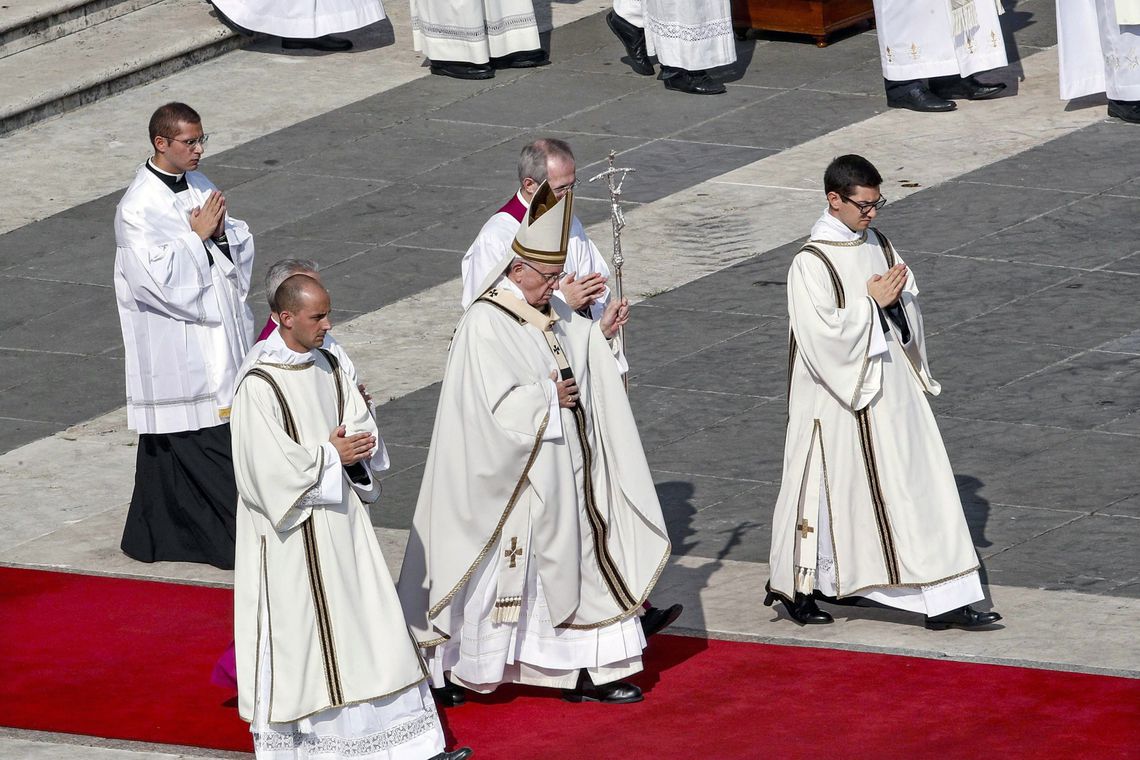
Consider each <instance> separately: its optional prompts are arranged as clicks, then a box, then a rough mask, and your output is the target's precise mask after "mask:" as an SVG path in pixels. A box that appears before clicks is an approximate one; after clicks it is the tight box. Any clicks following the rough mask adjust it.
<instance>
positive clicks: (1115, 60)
mask: <svg viewBox="0 0 1140 760" xmlns="http://www.w3.org/2000/svg"><path fill="white" fill-rule="evenodd" d="M1104 63H1105V65H1107V66H1108V67H1109V68H1110V69H1112V70H1113V71H1120V70H1121V69H1125V70H1127V71H1135V70H1136V69H1138V68H1140V58H1138V57H1137V55H1136V51H1135V50H1129V51H1128V55H1117V54H1115V53H1113V54H1110V55H1106V56H1105V57H1104Z"/></svg>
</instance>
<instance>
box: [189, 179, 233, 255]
mask: <svg viewBox="0 0 1140 760" xmlns="http://www.w3.org/2000/svg"><path fill="white" fill-rule="evenodd" d="M190 229H192V230H194V232H195V234H197V235H198V237H200V238H202V241H203V242H205V241H206V239H207V238H212V237H221V236H222V235H223V234H224V233H225V231H226V199H225V196H223V195H222V194H221V193H219V192H218V191H217V190H211V191H210V195H209V196H208V197H207V198H206V202H205V203H203V204H202V205H201V206H195V207H194V209H193V210H192V211H191V212H190Z"/></svg>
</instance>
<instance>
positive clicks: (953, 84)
mask: <svg viewBox="0 0 1140 760" xmlns="http://www.w3.org/2000/svg"><path fill="white" fill-rule="evenodd" d="M1003 90H1005V83H1004V82H998V83H997V84H986V83H984V82H979V81H978V80H977V79H975V78H974V76H973V75H970V76H968V77H936V78H934V79H931V80H930V91H931V92H932V93H934V94H935V95H936V96H938V97H940V98H943V99H945V100H988V99H989V98H992V97H994V96H996V95H997V94H998V93H1000V92H1002V91H1003Z"/></svg>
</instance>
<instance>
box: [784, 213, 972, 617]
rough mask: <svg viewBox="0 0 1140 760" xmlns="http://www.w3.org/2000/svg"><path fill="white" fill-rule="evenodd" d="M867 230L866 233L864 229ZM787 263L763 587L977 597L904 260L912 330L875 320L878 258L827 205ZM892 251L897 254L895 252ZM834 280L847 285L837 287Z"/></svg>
mask: <svg viewBox="0 0 1140 760" xmlns="http://www.w3.org/2000/svg"><path fill="white" fill-rule="evenodd" d="M861 240H863V242H860V241H861ZM810 244H811V245H813V246H815V247H817V248H818V249H820V251H821V252H822V253H823V256H824V257H826V259H827V261H828V262H830V264H831V267H832V268H833V271H834V273H835V277H837V278H838V280H837V281H836V280H833V277H832V273H831V272H832V270H829V268H828V266H827V265H826V264H825V263H824V261H823V260H822V259H821V258H819V257H818V256H816V255H814V254H813V253H810V252H808V251H801V252H800V253H799V254H797V255H796V257H795V258H794V259H793V261H792V266H791V269H790V271H789V273H788V311H789V314H790V318H791V335H792V336H793V337H794V340H795V343H794V346H795V351H794V352H793V353H790V357H791V362H792V366H791V368H790V378H789V404H788V431H787V436H786V438H785V449H784V468H783V478H782V482H781V486H780V494H779V496H778V498H777V501H776V508H775V513H774V515H773V527H772V549H771V554H770V558H769V562H770V565H771V584H772V589H773V590H775V591H777V592H779V593H781V594H784V595H785V596H788V597H791V596H792V595H793V593H794V592H797V591H798V592H800V593H808V594H810V593H811V592H812V591H813V590H814V589H815V588H819V589H820V590H821V591H822V592H823V593H825V594H828V595H833V596H839V597H846V596H864V597H869V598H871V599H873V600H875V601H878V602H881V603H883V604H887V605H890V606H893V607H899V608H901V609H906V610H910V611H914V612H920V613H923V614H927V615H938V614H941V613H943V612H946V611H948V610H951V609H955V608H958V607H961V606H963V605H966V604H971V603H973V602H976V601H979V600H980V599H982V598H983V593H982V590H981V583H980V580H979V577H978V567H979V564H978V558H977V555H976V553H975V552H974V547H973V543H972V541H971V538H970V531H969V528H968V527H967V525H966V520H965V516H964V514H963V511H962V504H961V501H960V499H959V496H958V489H957V486H956V484H955V481H954V474H953V472H952V471H951V469H950V462H949V460H948V458H947V456H946V450H945V448H944V446H943V444H942V438H941V436H940V435H939V432H938V426H937V424H936V423H935V421H934V415H933V413H932V412H931V410H930V406H929V404H928V403H927V401H926V399H925V398H924V396H923V394H924V392H925V393H930V394H932V395H937V394H938V393H940V392H941V386H939V385H938V383H937V382H936V381H935V380H934V379H933V377H932V376H931V374H930V366H929V363H928V362H927V359H926V340H925V334H924V332H923V324H922V313H921V311H920V309H919V306H918V301H917V298H918V287H917V286H916V284H915V280H914V276H913V273H909V274H908V276H907V284H906V287H905V288H904V290H903V294H902V297H901V299H900V302H901V304H902V306H903V310H904V313H905V320H906V323H907V325H908V326H909V330H910V340H909V342H908V343H906V344H903V343H902V335H901V333H902V330H901V329H900V328H898V327H897V326H895V325H893V324H892V325H891V327H890V330H889V331H884V330H883V329H882V327H881V324H880V316H879V311H878V307H877V306H876V305H875V302H874V301H873V300H872V299H871V297H870V296H869V295H867V285H866V283H867V280H868V279H869V278H870V277H871V275H873V274H883V273H885V272H886V270H887V259H886V256H885V254H884V250H883V248H882V246H881V245H880V242H879V239H878V237H877V236H876V235H875V233H874V232H873V231H872V232H870V233H869V234H868V235H867V236H866V238H865V240H864V239H863V238H861V237H860V236H857V235H855V234H854V233H852V232H851V231H850V230H848V229H847V228H846V227H845V226H843V225H842V224H841V223H840V222H838V220H836V219H835V218H834V217H832V216H831V215H830V214H828V213H827V212H825V213H824V215H823V217H821V219H820V221H819V222H817V224H816V226H815V227H814V228H813V229H812V240H811V242H810ZM896 261H899V260H898V259H897V258H896ZM837 285H838V289H839V291H840V292H841V294H842V297H841V299H842V305H841V302H840V301H841V299H839V298H837V295H836V291H837Z"/></svg>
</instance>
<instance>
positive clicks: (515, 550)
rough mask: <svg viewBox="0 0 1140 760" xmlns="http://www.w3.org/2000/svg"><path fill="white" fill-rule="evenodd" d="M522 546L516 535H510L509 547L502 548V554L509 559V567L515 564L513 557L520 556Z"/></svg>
mask: <svg viewBox="0 0 1140 760" xmlns="http://www.w3.org/2000/svg"><path fill="white" fill-rule="evenodd" d="M522 553H523V551H522V547H520V546H519V540H518V538H517V537H516V536H511V548H510V549H504V550H503V556H504V557H507V558H508V559H510V561H511V567H514V566H515V559H516V558H518V557H521V556H522Z"/></svg>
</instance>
